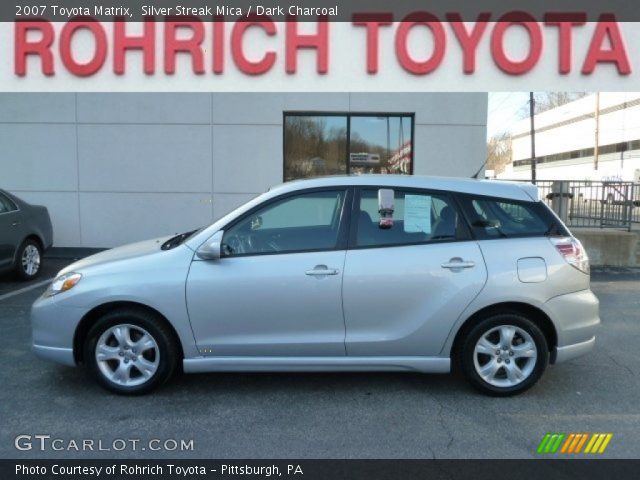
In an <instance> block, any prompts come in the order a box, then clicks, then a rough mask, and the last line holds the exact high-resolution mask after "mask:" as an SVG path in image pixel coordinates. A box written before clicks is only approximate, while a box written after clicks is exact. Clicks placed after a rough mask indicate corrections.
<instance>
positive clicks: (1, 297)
mask: <svg viewBox="0 0 640 480" xmlns="http://www.w3.org/2000/svg"><path fill="white" fill-rule="evenodd" d="M51 281H53V278H49V279H47V280H42V281H41V282H38V283H34V284H32V285H29V286H28V287H24V288H21V289H20V290H16V291H14V292H9V293H5V294H4V295H0V302H1V301H3V300H6V299H7V298H11V297H15V296H16V295H21V294H23V293H26V292H30V291H31V290H35V289H36V288H39V287H42V286H43V285H46V284H48V283H51Z"/></svg>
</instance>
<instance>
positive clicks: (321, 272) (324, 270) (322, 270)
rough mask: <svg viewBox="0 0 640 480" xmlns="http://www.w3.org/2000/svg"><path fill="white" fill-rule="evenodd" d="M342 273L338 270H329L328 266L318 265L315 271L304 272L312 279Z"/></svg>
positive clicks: (314, 268)
mask: <svg viewBox="0 0 640 480" xmlns="http://www.w3.org/2000/svg"><path fill="white" fill-rule="evenodd" d="M338 273H340V270H338V269H337V268H329V267H327V266H326V265H316V266H315V267H313V270H307V271H306V272H304V274H305V275H309V276H312V277H323V276H325V275H337V274H338Z"/></svg>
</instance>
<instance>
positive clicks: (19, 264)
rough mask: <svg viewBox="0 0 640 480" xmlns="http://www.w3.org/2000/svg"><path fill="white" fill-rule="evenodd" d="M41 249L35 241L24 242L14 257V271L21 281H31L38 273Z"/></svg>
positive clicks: (40, 262)
mask: <svg viewBox="0 0 640 480" xmlns="http://www.w3.org/2000/svg"><path fill="white" fill-rule="evenodd" d="M41 264H42V248H41V247H40V245H39V244H38V242H36V241H35V240H31V239H28V240H25V241H24V242H23V243H22V245H20V248H18V252H17V255H16V265H15V271H16V274H17V275H18V277H19V278H20V279H21V280H32V279H34V278H36V277H37V276H38V274H39V273H40V266H41Z"/></svg>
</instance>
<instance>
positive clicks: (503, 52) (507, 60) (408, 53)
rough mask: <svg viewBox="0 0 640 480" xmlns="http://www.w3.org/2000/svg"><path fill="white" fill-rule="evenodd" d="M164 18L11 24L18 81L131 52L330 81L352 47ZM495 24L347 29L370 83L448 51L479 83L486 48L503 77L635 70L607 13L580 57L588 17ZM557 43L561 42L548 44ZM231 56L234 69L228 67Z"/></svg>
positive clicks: (269, 24) (169, 68) (323, 26)
mask: <svg viewBox="0 0 640 480" xmlns="http://www.w3.org/2000/svg"><path fill="white" fill-rule="evenodd" d="M165 20H166V21H160V22H158V21H155V19H152V18H149V19H147V20H146V21H145V22H143V23H142V27H141V30H140V28H138V31H137V32H133V31H132V30H133V29H132V25H131V23H128V22H125V21H123V20H122V19H120V20H118V21H114V22H99V21H96V20H95V19H93V18H91V17H76V18H73V19H71V20H70V21H68V22H66V23H63V24H62V25H56V24H54V23H52V22H48V21H19V22H15V24H14V73H15V75H18V76H26V75H29V74H31V73H33V72H31V71H30V68H29V65H28V62H27V60H28V58H29V57H31V56H34V57H36V58H37V59H38V61H39V64H40V70H41V72H42V73H43V74H44V75H47V76H52V75H55V74H56V72H57V71H59V70H60V69H64V70H66V71H67V72H69V73H71V74H72V75H75V76H78V77H86V76H92V75H95V74H97V73H98V72H100V71H101V70H103V69H111V70H112V71H113V72H114V73H116V74H118V75H123V74H126V73H127V70H128V69H129V68H133V67H131V66H129V65H128V62H127V56H128V54H130V53H131V52H134V51H139V52H141V54H142V58H143V64H142V65H143V71H144V73H145V74H147V75H156V74H165V75H173V74H174V73H176V68H177V67H176V63H177V62H176V59H177V57H178V56H179V55H186V56H188V57H189V58H190V64H191V66H190V72H188V73H191V74H195V75H204V74H207V73H211V74H214V75H223V74H224V73H225V72H226V71H227V70H228V69H230V68H235V69H237V70H238V71H239V72H241V73H243V74H246V75H264V74H267V73H269V72H270V71H271V70H273V69H276V68H280V69H282V70H284V71H285V72H286V73H287V74H289V75H295V74H297V73H298V71H299V66H298V65H299V62H298V57H299V55H300V52H301V51H302V50H312V51H313V52H314V55H315V72H316V73H317V74H320V75H325V74H329V73H331V67H332V65H331V62H330V55H329V52H330V48H331V44H332V41H336V42H337V43H338V44H337V45H336V48H349V47H350V46H351V45H345V44H341V43H340V39H335V40H334V39H333V38H332V35H331V30H332V27H333V26H335V25H338V24H337V23H332V22H329V21H328V19H327V18H320V19H319V21H317V22H311V23H312V27H313V28H312V31H311V32H309V31H308V24H309V22H305V23H306V24H307V31H305V32H302V31H301V29H300V28H299V22H298V21H297V20H296V19H295V17H290V18H288V21H286V22H281V23H276V22H274V21H272V20H271V19H270V18H269V17H267V16H260V15H253V16H250V17H246V18H244V19H242V20H241V21H236V22H225V21H224V18H221V17H217V18H215V17H214V19H213V20H212V21H206V20H203V19H200V18H197V17H184V16H183V17H167V18H165ZM489 20H490V14H481V15H480V16H479V17H478V21H476V22H463V21H462V17H461V15H460V14H457V13H449V14H447V15H446V18H445V21H441V20H440V19H439V18H438V17H436V16H435V15H433V14H430V13H428V12H415V13H411V14H409V15H407V16H406V17H404V18H403V19H402V21H400V22H395V23H394V19H393V15H392V14H357V15H354V17H353V21H352V22H351V23H350V27H351V29H352V30H353V33H352V36H353V37H354V38H353V39H352V41H354V42H359V43H360V44H361V48H360V49H359V50H358V51H360V52H364V53H365V55H364V56H363V57H362V58H354V59H353V60H354V61H355V62H358V63H360V64H361V65H362V67H363V69H365V70H366V72H367V74H369V75H375V74H377V73H378V72H379V71H380V70H381V69H384V68H388V66H387V65H385V64H384V63H383V62H387V63H388V62H395V63H397V65H398V66H399V67H401V69H402V70H403V71H404V72H406V73H408V74H411V75H429V74H431V73H433V72H435V71H437V70H438V69H439V68H440V67H441V66H442V65H443V60H444V59H445V56H446V55H447V52H451V51H457V54H458V55H459V56H461V60H462V62H461V63H460V65H458V69H459V71H461V72H462V73H464V74H467V75H473V74H474V73H475V71H476V69H477V56H478V50H479V48H480V47H481V44H482V43H483V41H488V50H489V53H490V56H491V59H492V64H493V66H494V68H496V69H498V70H499V71H501V72H503V73H505V74H507V75H514V76H515V75H525V74H527V73H529V72H531V71H532V70H534V69H535V68H536V66H537V65H538V63H539V61H540V59H541V58H542V57H543V56H552V57H554V58H556V59H557V62H556V69H557V73H558V74H560V75H566V74H570V73H572V72H573V71H576V70H577V71H579V72H580V73H581V74H583V75H591V74H593V73H594V72H596V71H597V70H598V69H599V68H604V66H605V65H607V66H608V65H612V66H613V68H615V71H616V72H617V73H618V74H619V75H629V74H630V73H631V72H632V64H631V61H630V57H629V52H628V50H627V47H626V41H625V36H624V33H623V31H622V30H621V27H620V24H619V23H618V22H616V21H615V17H613V16H612V15H610V14H603V15H601V17H600V19H599V21H597V22H593V25H592V26H591V28H590V33H589V35H588V42H587V45H586V49H584V48H583V50H584V53H583V54H582V55H578V54H576V53H575V48H574V36H575V32H576V31H577V30H580V29H584V28H585V25H586V24H587V22H586V14H575V13H573V14H563V13H549V14H547V15H545V16H544V21H543V22H537V21H536V20H535V18H534V17H533V16H531V15H529V14H526V13H524V12H511V13H507V14H505V15H503V16H501V17H500V18H499V19H498V21H497V22H490V21H489ZM387 30H388V31H390V32H392V42H393V51H394V57H395V58H387V59H381V58H380V54H379V50H380V42H381V34H382V32H383V31H385V34H386V31H387ZM514 30H519V31H520V32H519V33H520V34H524V36H525V38H524V43H523V51H522V52H520V54H519V55H518V56H517V57H516V56H514V55H513V54H510V52H509V35H510V32H512V31H514ZM249 31H254V32H253V33H254V35H255V34H259V35H262V36H264V37H265V39H267V38H270V37H273V38H275V39H277V42H278V43H277V44H276V45H275V47H270V46H265V47H264V48H263V51H262V52H261V53H260V52H258V53H257V54H256V53H254V54H252V55H250V54H249V53H248V52H247V49H246V45H247V42H246V41H245V37H246V36H247V34H248V33H249ZM360 31H362V32H363V33H360ZM81 33H84V34H85V38H87V35H88V41H89V42H91V44H92V45H93V46H92V48H91V49H90V52H89V54H88V56H87V55H84V58H82V55H80V54H79V52H78V46H79V43H80V42H79V41H78V37H79V36H80V34H81ZM419 33H421V34H423V35H424V34H425V33H426V34H427V36H428V37H430V38H428V42H425V44H426V46H425V48H422V49H421V51H420V52H414V51H413V50H414V49H412V48H411V39H412V36H415V35H418V34H419ZM356 35H357V36H358V38H355V37H356ZM551 36H554V37H555V41H551ZM385 37H387V35H385ZM349 43H351V42H349ZM426 47H428V48H426ZM254 50H255V46H254ZM109 53H111V55H110V57H111V58H110V61H108V55H109ZM228 57H230V59H231V62H227V58H228ZM279 64H280V65H279ZM136 68H137V67H136Z"/></svg>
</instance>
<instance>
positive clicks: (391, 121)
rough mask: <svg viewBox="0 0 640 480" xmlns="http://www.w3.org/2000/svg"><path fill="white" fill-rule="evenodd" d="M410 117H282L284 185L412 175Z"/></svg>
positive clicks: (319, 115) (374, 115) (363, 115)
mask: <svg viewBox="0 0 640 480" xmlns="http://www.w3.org/2000/svg"><path fill="white" fill-rule="evenodd" d="M413 120H414V117H413V115H412V114H389V115H382V114H302V113H285V117H284V180H285V181H289V180H295V179H298V178H310V177H317V176H323V175H337V174H346V173H390V174H404V175H408V174H411V173H413Z"/></svg>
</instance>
